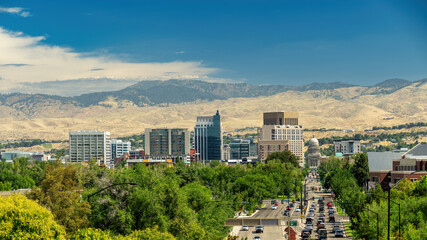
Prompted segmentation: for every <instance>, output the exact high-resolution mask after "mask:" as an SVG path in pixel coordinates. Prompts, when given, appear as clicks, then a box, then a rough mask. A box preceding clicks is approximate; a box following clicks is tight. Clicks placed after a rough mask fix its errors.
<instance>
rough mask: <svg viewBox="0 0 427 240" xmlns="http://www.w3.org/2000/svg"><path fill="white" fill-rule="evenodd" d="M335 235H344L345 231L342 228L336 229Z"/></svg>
mask: <svg viewBox="0 0 427 240" xmlns="http://www.w3.org/2000/svg"><path fill="white" fill-rule="evenodd" d="M335 237H344V232H343V231H342V230H337V231H335Z"/></svg>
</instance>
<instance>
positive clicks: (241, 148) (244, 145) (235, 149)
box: [229, 139, 251, 159]
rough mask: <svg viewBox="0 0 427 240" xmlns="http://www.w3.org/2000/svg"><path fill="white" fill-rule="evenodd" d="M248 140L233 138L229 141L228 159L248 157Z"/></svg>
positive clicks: (249, 142)
mask: <svg viewBox="0 0 427 240" xmlns="http://www.w3.org/2000/svg"><path fill="white" fill-rule="evenodd" d="M250 144H251V141H249V140H242V139H234V140H232V141H231V142H230V144H229V146H230V159H243V158H247V157H249V154H250Z"/></svg>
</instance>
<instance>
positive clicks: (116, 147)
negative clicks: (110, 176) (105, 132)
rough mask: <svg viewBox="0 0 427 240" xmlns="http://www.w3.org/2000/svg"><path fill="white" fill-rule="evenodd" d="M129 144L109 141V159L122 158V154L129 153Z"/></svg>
mask: <svg viewBox="0 0 427 240" xmlns="http://www.w3.org/2000/svg"><path fill="white" fill-rule="evenodd" d="M130 150H131V143H130V142H128V141H122V140H117V139H111V159H113V160H114V158H117V157H121V156H123V154H124V153H129V151H130Z"/></svg>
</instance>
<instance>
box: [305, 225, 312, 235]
mask: <svg viewBox="0 0 427 240" xmlns="http://www.w3.org/2000/svg"><path fill="white" fill-rule="evenodd" d="M304 230H307V231H308V232H309V233H310V234H311V233H312V232H313V225H307V227H305V229H304Z"/></svg>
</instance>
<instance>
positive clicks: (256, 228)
mask: <svg viewBox="0 0 427 240" xmlns="http://www.w3.org/2000/svg"><path fill="white" fill-rule="evenodd" d="M255 232H256V233H263V232H264V227H263V226H256V227H255Z"/></svg>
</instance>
